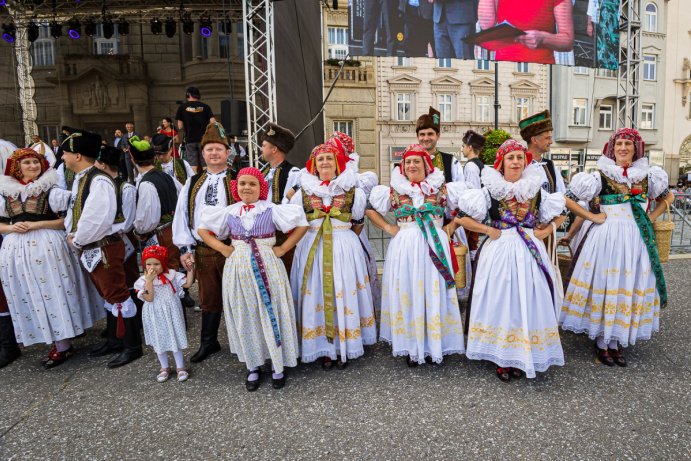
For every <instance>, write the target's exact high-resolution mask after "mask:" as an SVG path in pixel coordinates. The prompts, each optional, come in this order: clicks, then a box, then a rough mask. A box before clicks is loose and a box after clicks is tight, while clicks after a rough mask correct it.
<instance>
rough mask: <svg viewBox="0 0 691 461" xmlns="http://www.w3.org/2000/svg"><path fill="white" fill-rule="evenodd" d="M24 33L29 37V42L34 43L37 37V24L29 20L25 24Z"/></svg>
mask: <svg viewBox="0 0 691 461" xmlns="http://www.w3.org/2000/svg"><path fill="white" fill-rule="evenodd" d="M26 34H27V37H28V38H29V42H31V43H34V42H35V41H36V40H37V39H38V24H36V23H35V22H33V21H31V22H29V24H27V26H26Z"/></svg>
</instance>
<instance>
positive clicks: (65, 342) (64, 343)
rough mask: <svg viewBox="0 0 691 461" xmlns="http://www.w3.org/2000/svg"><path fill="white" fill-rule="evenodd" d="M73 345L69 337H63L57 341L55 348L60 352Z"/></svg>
mask: <svg viewBox="0 0 691 461" xmlns="http://www.w3.org/2000/svg"><path fill="white" fill-rule="evenodd" d="M71 345H72V343H71V341H70V340H69V339H61V340H60V341H55V348H56V349H57V350H58V352H65V351H66V350H68V349H69V348H70V346H71Z"/></svg>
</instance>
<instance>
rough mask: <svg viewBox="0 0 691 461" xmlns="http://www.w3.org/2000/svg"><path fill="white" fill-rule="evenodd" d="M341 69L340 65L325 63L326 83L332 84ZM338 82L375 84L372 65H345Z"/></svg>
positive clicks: (361, 84)
mask: <svg viewBox="0 0 691 461" xmlns="http://www.w3.org/2000/svg"><path fill="white" fill-rule="evenodd" d="M339 69H340V67H339V66H332V65H329V64H324V83H327V84H330V83H331V82H333V81H334V80H335V79H336V76H337V75H338V71H339ZM338 84H346V85H358V86H366V85H374V75H373V73H372V67H371V66H369V65H364V66H360V67H349V66H345V67H344V68H343V72H342V73H341V78H340V79H339V81H338Z"/></svg>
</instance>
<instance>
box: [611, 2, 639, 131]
mask: <svg viewBox="0 0 691 461" xmlns="http://www.w3.org/2000/svg"><path fill="white" fill-rule="evenodd" d="M619 37H620V40H621V43H620V45H619V76H618V78H617V128H625V127H628V128H634V129H638V101H639V98H640V90H639V88H640V87H639V85H640V77H641V74H640V67H641V60H642V44H641V38H642V37H641V0H621V11H620V16H619Z"/></svg>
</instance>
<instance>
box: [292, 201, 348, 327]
mask: <svg viewBox="0 0 691 461" xmlns="http://www.w3.org/2000/svg"><path fill="white" fill-rule="evenodd" d="M321 218H324V221H322V225H321V226H320V227H319V231H318V232H317V236H316V237H315V238H314V242H313V243H312V247H311V248H310V252H309V255H308V256H307V264H306V265H305V273H304V275H303V276H302V295H303V296H304V295H305V293H306V292H307V279H308V278H309V275H310V273H311V271H312V264H314V256H315V255H316V254H317V248H318V247H319V240H321V238H322V237H323V238H324V244H323V245H322V291H323V293H324V326H325V328H326V339H328V340H329V341H333V339H334V277H333V227H332V225H331V218H333V219H337V220H339V221H342V222H345V223H348V222H350V213H341V211H340V210H339V209H338V208H331V207H325V210H314V211H312V212H311V213H309V214H308V215H307V220H308V221H314V220H315V219H321Z"/></svg>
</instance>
